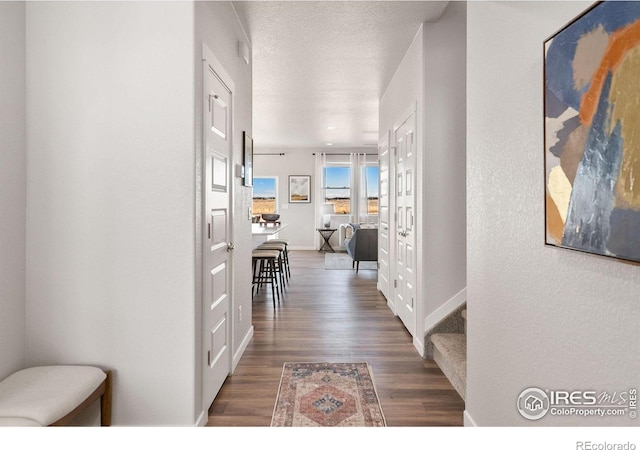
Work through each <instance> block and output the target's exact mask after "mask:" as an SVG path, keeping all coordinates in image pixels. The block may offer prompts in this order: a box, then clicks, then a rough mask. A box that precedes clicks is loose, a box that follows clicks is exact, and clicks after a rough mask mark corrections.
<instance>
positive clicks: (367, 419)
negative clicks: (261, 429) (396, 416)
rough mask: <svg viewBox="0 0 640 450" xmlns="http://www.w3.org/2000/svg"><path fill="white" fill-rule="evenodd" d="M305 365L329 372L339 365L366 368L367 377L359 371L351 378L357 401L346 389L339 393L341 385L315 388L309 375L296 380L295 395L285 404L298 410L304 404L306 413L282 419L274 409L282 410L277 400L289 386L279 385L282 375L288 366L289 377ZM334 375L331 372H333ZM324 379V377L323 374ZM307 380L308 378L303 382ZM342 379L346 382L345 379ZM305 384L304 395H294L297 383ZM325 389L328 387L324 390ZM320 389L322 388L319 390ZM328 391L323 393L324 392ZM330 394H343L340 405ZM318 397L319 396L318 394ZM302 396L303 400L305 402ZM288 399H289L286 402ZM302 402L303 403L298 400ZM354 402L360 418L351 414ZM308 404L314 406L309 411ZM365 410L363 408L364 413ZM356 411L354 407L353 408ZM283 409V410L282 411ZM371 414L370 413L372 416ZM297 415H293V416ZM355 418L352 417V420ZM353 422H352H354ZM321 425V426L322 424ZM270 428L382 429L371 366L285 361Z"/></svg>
mask: <svg viewBox="0 0 640 450" xmlns="http://www.w3.org/2000/svg"><path fill="white" fill-rule="evenodd" d="M305 365H311V366H320V367H322V366H326V367H327V368H328V369H329V370H332V369H331V368H333V369H334V370H335V369H336V368H338V369H339V368H340V366H341V365H343V366H352V367H353V368H354V369H356V370H357V366H360V365H364V366H365V367H366V372H367V376H366V377H363V376H361V375H360V372H358V376H357V378H354V380H355V383H356V387H357V400H354V399H352V398H351V397H354V396H353V395H351V393H349V392H347V391H348V389H346V390H342V389H343V388H345V386H340V384H338V385H337V387H336V386H334V385H333V384H332V383H328V384H327V385H322V386H320V385H317V384H315V382H314V380H313V376H312V375H309V376H308V377H303V378H300V379H299V380H298V381H296V383H295V384H296V393H295V395H294V396H293V405H289V407H290V408H294V406H296V405H298V406H299V407H300V408H302V407H301V406H300V405H301V404H305V405H307V410H306V411H293V410H292V411H291V412H290V415H291V417H289V416H286V417H283V414H284V413H283V412H282V411H280V413H279V412H278V408H279V407H282V405H281V397H282V395H283V387H284V388H286V389H289V386H283V384H284V383H285V379H286V375H287V370H288V367H290V368H289V370H290V371H291V374H293V372H294V370H296V368H298V370H300V369H302V368H304V367H303V366H305ZM324 370H325V369H322V368H316V369H315V370H313V371H310V372H309V373H313V374H316V375H317V374H320V373H321V372H322V371H324ZM334 373H335V372H334ZM325 377H326V375H325ZM307 378H309V379H308V380H307ZM337 378H338V380H340V379H342V376H340V375H338V377H337ZM366 378H368V382H367V380H366ZM345 379H349V378H346V377H345ZM307 381H308V383H309V385H308V386H305V387H306V390H307V392H306V393H305V394H304V395H301V394H302V392H300V393H299V392H297V390H298V383H302V384H303V385H305V383H306V382H307ZM323 381H324V377H323ZM363 383H365V384H366V388H367V389H364V390H363V387H365V386H363ZM369 383H370V384H371V386H368V384H369ZM314 386H316V388H315V389H313V387H314ZM327 386H328V388H327ZM321 387H322V389H321ZM353 387H354V386H351V389H353ZM327 390H328V391H329V392H326V391H327ZM367 390H368V393H369V395H368V396H366V395H365V397H366V398H362V396H361V395H360V394H361V393H365V394H366V393H367ZM302 391H304V390H302ZM332 392H333V393H334V394H336V397H338V398H341V396H344V395H345V394H346V401H345V402H344V403H343V402H341V401H339V400H337V399H336V398H334V396H333V395H332ZM371 393H373V395H371ZM288 394H289V395H292V394H291V393H288ZM320 394H322V395H320ZM305 397H306V400H305ZM372 397H374V398H372ZM289 400H291V399H289ZM302 400H304V401H302ZM311 400H314V401H313V402H311ZM356 402H359V403H360V406H361V410H360V415H361V416H362V417H360V415H358V414H354V413H353V409H354V408H356ZM309 404H312V405H314V407H313V408H311V407H309ZM322 408H325V409H326V410H325V411H324V412H325V414H321V413H320V412H319V411H322ZM365 408H366V414H365ZM356 409H357V408H356ZM285 410H286V409H285ZM372 411H373V413H372ZM305 412H306V414H305ZM296 414H297V416H296ZM353 416H355V418H354V417H353ZM354 420H355V422H354ZM323 422H325V423H323ZM271 426H272V427H277V426H352V427H353V426H374V427H376V426H377V427H386V418H385V416H384V413H383V411H382V405H381V404H380V397H379V395H378V391H377V389H376V385H375V379H374V377H373V370H372V368H371V366H370V365H369V363H368V362H366V361H361V362H337V363H330V362H317V361H309V362H285V363H284V364H283V365H282V375H281V376H280V383H279V385H278V394H277V396H276V401H275V404H274V407H273V413H272V417H271Z"/></svg>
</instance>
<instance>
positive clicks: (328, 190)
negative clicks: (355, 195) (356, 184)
mask: <svg viewBox="0 0 640 450" xmlns="http://www.w3.org/2000/svg"><path fill="white" fill-rule="evenodd" d="M324 201H325V203H333V206H334V208H335V213H336V214H349V213H350V212H351V168H350V167H340V166H327V167H325V168H324Z"/></svg>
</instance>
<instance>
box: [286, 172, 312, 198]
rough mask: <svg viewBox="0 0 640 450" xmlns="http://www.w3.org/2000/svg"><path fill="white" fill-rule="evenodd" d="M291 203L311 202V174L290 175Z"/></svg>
mask: <svg viewBox="0 0 640 450" xmlns="http://www.w3.org/2000/svg"><path fill="white" fill-rule="evenodd" d="M289 203H311V175H289Z"/></svg>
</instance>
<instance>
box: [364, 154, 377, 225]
mask: <svg viewBox="0 0 640 450" xmlns="http://www.w3.org/2000/svg"><path fill="white" fill-rule="evenodd" d="M362 171H363V173H364V186H365V189H366V197H367V214H378V182H379V180H380V169H379V168H378V166H366V167H364V168H363V169H362Z"/></svg>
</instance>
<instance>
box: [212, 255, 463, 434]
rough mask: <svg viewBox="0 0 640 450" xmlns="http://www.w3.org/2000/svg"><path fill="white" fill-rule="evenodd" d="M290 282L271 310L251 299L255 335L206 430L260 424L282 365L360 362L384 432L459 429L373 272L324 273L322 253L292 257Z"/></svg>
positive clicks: (267, 301)
mask: <svg viewBox="0 0 640 450" xmlns="http://www.w3.org/2000/svg"><path fill="white" fill-rule="evenodd" d="M290 256H291V272H292V273H291V275H292V277H291V282H290V284H289V285H288V286H287V288H286V291H285V294H284V297H283V298H282V299H281V301H280V304H279V305H278V306H277V307H276V309H275V310H274V308H273V304H272V301H271V294H270V291H269V290H266V289H264V290H262V291H261V292H260V294H259V295H257V296H256V297H255V298H254V300H253V324H254V337H253V339H252V342H251V343H250V344H249V346H248V348H247V350H246V351H245V353H244V355H243V357H242V359H241V360H240V362H239V364H238V367H237V368H236V371H235V373H234V374H233V375H232V376H229V377H228V378H227V380H226V382H225V384H224V386H223V387H222V389H221V390H220V393H219V394H218V396H217V397H216V399H215V401H214V402H213V405H212V406H211V408H210V409H209V420H208V423H207V426H224V427H231V426H266V427H268V426H269V425H270V424H271V414H272V413H273V407H274V404H275V401H276V395H277V392H278V387H279V384H280V375H281V374H282V366H283V364H284V363H285V362H305V361H328V362H350V361H353V362H357V361H367V362H368V363H369V364H370V366H371V368H372V371H373V378H374V381H375V384H376V389H377V392H378V396H379V397H380V403H381V404H382V410H383V412H384V415H385V418H386V420H387V425H388V426H462V423H463V419H462V414H463V410H464V402H463V400H462V399H461V398H460V396H459V395H458V393H457V392H456V391H455V389H454V388H453V387H452V386H451V383H449V381H448V380H447V378H446V377H445V376H444V375H443V373H442V371H441V370H440V368H439V367H438V366H437V364H436V363H435V362H433V361H429V360H425V359H423V358H421V357H420V355H419V354H418V352H417V351H416V349H415V348H414V347H413V344H412V339H411V336H410V335H409V333H408V332H407V331H406V329H405V328H404V326H403V325H402V323H401V321H400V320H399V319H398V318H397V317H395V316H394V315H393V313H392V312H391V310H390V309H389V307H388V306H387V302H386V299H385V298H384V296H383V295H382V294H381V293H380V292H378V291H377V289H376V278H377V272H376V271H373V270H360V272H359V273H358V274H356V273H355V270H354V271H350V270H325V269H324V255H323V254H322V253H318V252H316V251H294V252H291V254H290Z"/></svg>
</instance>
